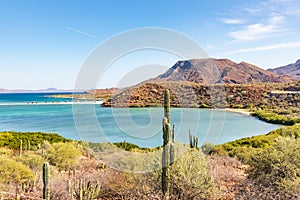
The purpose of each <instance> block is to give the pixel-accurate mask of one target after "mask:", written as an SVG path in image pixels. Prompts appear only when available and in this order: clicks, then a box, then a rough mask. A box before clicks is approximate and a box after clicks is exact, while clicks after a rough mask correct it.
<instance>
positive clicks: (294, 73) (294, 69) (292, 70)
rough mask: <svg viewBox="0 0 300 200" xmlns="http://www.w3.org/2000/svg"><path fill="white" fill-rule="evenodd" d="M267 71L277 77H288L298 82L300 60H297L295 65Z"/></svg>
mask: <svg viewBox="0 0 300 200" xmlns="http://www.w3.org/2000/svg"><path fill="white" fill-rule="evenodd" d="M268 71H269V72H272V73H275V74H277V75H288V76H291V77H293V78H295V79H297V80H300V59H299V60H297V61H296V62H295V63H292V64H289V65H286V66H281V67H278V68H274V69H268Z"/></svg>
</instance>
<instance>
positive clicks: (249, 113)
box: [219, 108, 251, 116]
mask: <svg viewBox="0 0 300 200" xmlns="http://www.w3.org/2000/svg"><path fill="white" fill-rule="evenodd" d="M219 110H224V111H228V112H235V113H240V114H243V115H247V116H250V115H251V112H250V111H249V110H247V109H234V108H224V109H219Z"/></svg>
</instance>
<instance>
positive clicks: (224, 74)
mask: <svg viewBox="0 0 300 200" xmlns="http://www.w3.org/2000/svg"><path fill="white" fill-rule="evenodd" d="M291 80H292V79H291V78H290V77H288V76H279V75H275V74H273V73H271V72H268V71H266V70H264V69H261V68H259V67H257V66H254V65H252V64H249V63H246V62H241V63H235V62H233V61H231V60H229V59H214V58H209V59H193V60H186V61H178V62H177V63H176V64H175V65H174V66H172V67H171V68H170V69H169V70H168V71H167V72H165V73H164V74H161V75H159V76H158V77H156V78H153V79H150V80H147V81H145V82H165V81H189V82H195V83H206V84H215V83H234V84H246V83H259V82H275V83H280V82H288V81H291Z"/></svg>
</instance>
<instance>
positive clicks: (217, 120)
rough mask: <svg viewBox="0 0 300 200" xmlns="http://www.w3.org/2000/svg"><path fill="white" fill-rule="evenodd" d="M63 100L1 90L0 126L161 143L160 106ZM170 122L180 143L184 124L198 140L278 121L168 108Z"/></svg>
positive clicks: (249, 131)
mask: <svg viewBox="0 0 300 200" xmlns="http://www.w3.org/2000/svg"><path fill="white" fill-rule="evenodd" d="M66 101H67V102H71V101H72V100H71V99H54V98H51V97H50V96H49V94H0V131H41V132H52V133H58V134H60V135H62V136H63V137H66V138H70V139H81V140H87V141H91V142H106V141H108V142H119V141H124V140H126V141H128V142H131V143H135V144H137V145H139V146H142V147H154V146H158V145H161V144H162V133H161V125H162V118H163V109H162V108H102V107H100V106H99V105H93V104H83V105H70V104H63V103H65V102H66ZM32 102H37V103H34V104H32ZM45 102H47V104H45ZM48 102H62V103H58V104H56V103H54V104H53V103H48ZM42 103H43V104H42ZM171 123H172V124H173V123H174V124H175V125H176V129H175V137H176V138H175V139H176V140H177V141H180V142H184V143H187V142H188V132H189V129H190V130H191V132H192V133H193V134H197V136H198V137H199V140H200V141H199V142H200V143H202V142H204V141H205V142H213V143H224V142H227V141H232V140H235V139H239V138H243V137H249V136H253V135H259V134H265V133H268V132H269V131H271V130H274V129H277V128H278V127H279V126H277V125H272V124H268V123H265V122H262V121H259V120H257V119H256V118H253V117H250V116H245V115H242V114H238V113H231V112H225V111H218V110H200V109H188V108H185V109H180V108H172V109H171Z"/></svg>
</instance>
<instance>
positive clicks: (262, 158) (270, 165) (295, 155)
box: [248, 137, 300, 197]
mask: <svg viewBox="0 0 300 200" xmlns="http://www.w3.org/2000/svg"><path fill="white" fill-rule="evenodd" d="M299 155H300V140H299V139H293V138H288V137H287V138H282V137H280V138H278V140H277V141H276V142H275V143H274V145H272V146H271V147H269V148H266V149H264V150H263V151H261V152H258V153H257V154H256V155H254V156H253V160H252V161H251V169H250V170H249V171H248V173H249V178H250V179H252V180H254V181H255V182H256V183H259V184H261V185H263V186H265V187H273V188H276V189H278V190H285V191H286V192H292V193H294V192H297V195H299V197H300V190H299V189H300V184H299V183H300V157H299Z"/></svg>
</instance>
